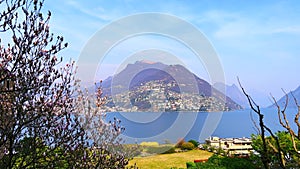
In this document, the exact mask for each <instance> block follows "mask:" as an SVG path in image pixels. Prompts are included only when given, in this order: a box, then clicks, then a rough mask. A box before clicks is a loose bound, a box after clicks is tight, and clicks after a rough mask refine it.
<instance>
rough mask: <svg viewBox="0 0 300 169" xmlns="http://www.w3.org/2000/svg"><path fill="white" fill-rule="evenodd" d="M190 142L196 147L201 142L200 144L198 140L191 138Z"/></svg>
mask: <svg viewBox="0 0 300 169" xmlns="http://www.w3.org/2000/svg"><path fill="white" fill-rule="evenodd" d="M188 142H190V143H192V144H194V146H195V147H198V146H199V144H200V143H199V142H198V141H196V140H189V141H188Z"/></svg>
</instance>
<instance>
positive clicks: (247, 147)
mask: <svg viewBox="0 0 300 169" xmlns="http://www.w3.org/2000/svg"><path fill="white" fill-rule="evenodd" d="M251 143H252V141H251V139H250V138H219V137H209V138H207V139H206V140H205V144H206V145H207V146H210V147H214V148H215V149H219V148H220V149H222V150H223V151H224V152H225V153H226V154H227V155H228V156H240V157H247V156H249V155H250V154H251V153H253V152H254V150H253V148H252V146H251Z"/></svg>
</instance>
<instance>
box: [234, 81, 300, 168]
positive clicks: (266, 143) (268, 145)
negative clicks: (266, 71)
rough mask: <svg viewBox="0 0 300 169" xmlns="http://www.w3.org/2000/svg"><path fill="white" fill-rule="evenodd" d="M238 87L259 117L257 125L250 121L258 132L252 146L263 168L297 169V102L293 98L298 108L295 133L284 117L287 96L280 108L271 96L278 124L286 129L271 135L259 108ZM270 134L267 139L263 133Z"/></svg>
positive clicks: (299, 135) (299, 132)
mask: <svg viewBox="0 0 300 169" xmlns="http://www.w3.org/2000/svg"><path fill="white" fill-rule="evenodd" d="M239 84H240V87H241V88H242V91H243V93H244V95H245V96H246V97H247V99H248V102H249V104H250V107H251V109H252V110H253V111H254V112H255V113H256V114H257V115H258V116H259V125H257V124H256V122H255V121H254V120H253V119H252V121H253V123H254V125H255V126H256V128H257V130H258V135H253V136H252V139H253V144H252V146H253V147H254V149H255V150H256V151H257V152H258V153H259V154H260V157H261V161H262V163H263V165H264V167H265V168H278V167H280V168H293V167H299V164H300V161H299V156H300V151H298V149H299V147H300V145H299V140H300V122H299V117H300V106H299V104H298V102H297V99H296V98H295V97H294V96H293V94H292V96H293V98H294V101H295V103H296V105H297V107H298V112H297V113H296V114H295V116H294V123H295V124H296V127H297V130H296V131H297V132H295V131H294V129H293V128H292V127H291V123H290V122H289V121H288V119H287V117H286V109H287V107H288V100H289V98H288V97H289V96H288V94H286V92H285V91H284V90H283V92H284V93H285V98H286V102H285V104H284V106H283V108H282V107H280V106H279V104H278V103H277V101H276V99H275V98H274V97H273V96H272V95H271V96H272V98H273V101H274V103H275V106H276V108H277V115H278V118H279V123H280V124H281V126H282V127H283V128H284V129H286V131H281V132H277V133H275V134H274V133H273V131H272V130H271V129H270V128H269V127H267V125H266V124H265V122H264V120H263V119H264V115H263V113H262V112H261V110H260V107H259V106H258V105H257V104H256V103H255V102H254V100H253V99H252V98H251V96H250V95H248V94H247V93H246V91H245V89H244V88H243V87H242V85H241V83H240V82H239ZM266 131H267V132H268V133H269V134H270V136H269V137H267V136H266V134H265V132H266Z"/></svg>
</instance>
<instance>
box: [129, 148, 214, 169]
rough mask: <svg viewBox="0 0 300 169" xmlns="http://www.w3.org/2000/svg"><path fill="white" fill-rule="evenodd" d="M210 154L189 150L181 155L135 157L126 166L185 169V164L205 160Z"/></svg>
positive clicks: (145, 168) (142, 168)
mask: <svg viewBox="0 0 300 169" xmlns="http://www.w3.org/2000/svg"><path fill="white" fill-rule="evenodd" d="M210 156H212V153H210V152H207V151H203V150H191V151H187V152H182V153H173V154H159V155H153V156H148V157H135V158H134V159H132V160H130V161H129V164H128V166H131V165H134V164H135V163H136V165H137V166H138V167H139V168H141V169H151V168H159V169H170V168H171V167H177V168H186V162H188V161H194V160H195V159H207V158H209V157H210Z"/></svg>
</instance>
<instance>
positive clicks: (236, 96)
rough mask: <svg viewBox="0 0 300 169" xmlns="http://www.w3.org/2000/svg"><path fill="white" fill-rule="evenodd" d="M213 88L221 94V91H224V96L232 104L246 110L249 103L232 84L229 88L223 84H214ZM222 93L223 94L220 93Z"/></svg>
mask: <svg viewBox="0 0 300 169" xmlns="http://www.w3.org/2000/svg"><path fill="white" fill-rule="evenodd" d="M213 86H214V88H216V89H217V90H219V91H221V92H222V89H223V90H224V89H225V92H224V94H225V95H226V96H228V97H230V98H231V99H232V100H233V101H234V102H236V103H237V104H239V105H241V106H242V107H243V108H248V107H249V103H248V100H247V98H246V96H245V95H244V94H243V92H242V91H241V90H240V89H239V88H238V87H237V86H236V85H235V84H232V85H231V86H229V85H225V84H224V83H215V84H214V85H213ZM222 93H223V92H222Z"/></svg>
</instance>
